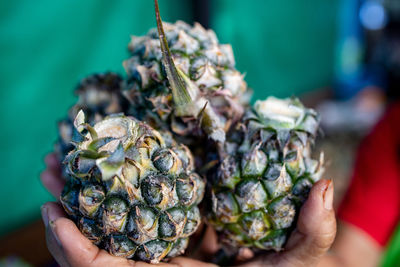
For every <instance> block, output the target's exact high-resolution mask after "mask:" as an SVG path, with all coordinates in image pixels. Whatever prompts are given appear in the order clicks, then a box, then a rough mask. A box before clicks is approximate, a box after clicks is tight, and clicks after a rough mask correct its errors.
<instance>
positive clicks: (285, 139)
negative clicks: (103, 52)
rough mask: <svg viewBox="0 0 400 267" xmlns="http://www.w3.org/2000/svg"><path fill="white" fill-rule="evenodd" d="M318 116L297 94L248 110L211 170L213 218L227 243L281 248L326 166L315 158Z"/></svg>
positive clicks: (240, 245)
mask: <svg viewBox="0 0 400 267" xmlns="http://www.w3.org/2000/svg"><path fill="white" fill-rule="evenodd" d="M318 126H319V117H318V115H317V114H316V112H315V111H314V110H312V109H307V108H305V107H304V106H303V105H302V104H301V103H300V101H299V100H298V99H296V98H291V99H283V100H281V99H277V98H274V97H269V98H268V99H266V100H265V101H257V102H256V103H255V105H254V109H253V110H250V111H248V112H247V114H246V115H245V116H244V118H243V120H242V124H241V125H238V129H237V130H236V131H233V132H232V133H231V134H230V135H229V136H228V140H227V142H226V143H225V144H224V146H223V148H222V149H221V151H220V157H221V163H220V165H219V166H218V167H217V170H216V171H215V172H214V173H212V174H211V175H210V183H211V187H212V192H211V198H212V200H211V202H212V203H211V208H210V210H209V214H208V220H209V222H210V223H211V224H212V225H213V226H215V228H216V229H217V231H218V232H219V233H220V237H221V241H222V242H224V243H225V244H226V245H227V246H230V247H234V248H238V247H250V248H254V249H262V250H270V249H273V250H276V251H278V250H280V249H282V247H283V245H284V244H285V242H286V239H287V236H288V234H289V233H290V231H291V229H293V227H294V226H295V218H296V215H297V212H298V211H299V208H300V206H301V205H302V203H303V202H304V201H305V200H306V198H307V196H308V193H309V190H310V188H311V187H312V184H313V183H314V182H316V181H317V180H319V179H320V177H321V175H322V172H323V166H322V164H323V154H321V157H320V160H319V161H317V160H313V159H312V158H311V150H310V149H311V145H312V144H313V142H314V139H315V137H316V134H317V131H318Z"/></svg>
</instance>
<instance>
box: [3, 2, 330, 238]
mask: <svg viewBox="0 0 400 267" xmlns="http://www.w3.org/2000/svg"><path fill="white" fill-rule="evenodd" d="M209 2H210V14H209V15H210V16H209V25H210V27H211V28H213V29H214V30H215V31H216V33H217V35H218V37H219V39H220V41H221V42H224V43H228V42H229V43H231V44H232V46H233V49H234V52H235V55H236V62H237V66H238V68H239V70H241V71H243V72H245V73H246V80H247V82H248V84H249V85H250V87H252V88H253V89H254V91H255V97H256V98H263V97H266V96H267V95H271V94H272V95H276V96H280V97H283V96H290V95H293V94H296V95H301V94H302V93H305V92H309V91H314V90H318V89H320V88H323V87H326V86H329V85H330V84H331V83H332V80H333V65H334V64H333V61H334V44H335V38H336V37H335V25H336V22H335V17H336V10H337V1H336V0H330V1H317V0H311V1H307V2H304V1H294V0H293V1H290V0H286V1H272V0H252V1H240V0H210V1H209ZM160 5H161V6H160V8H161V11H162V16H163V19H164V20H165V21H170V22H173V21H175V20H177V19H181V20H184V21H187V22H189V23H191V22H192V21H193V18H194V17H195V16H194V13H193V9H194V8H193V2H192V1H189V0H160ZM154 26H155V19H154V12H153V2H152V1H150V0H116V1H105V0H101V1H100V0H85V1H78V0H68V1H67V0H60V1H50V0H41V1H28V0H14V1H0V109H1V110H0V123H1V131H0V138H1V144H0V148H1V149H0V164H1V165H0V166H1V170H2V177H1V179H0V200H1V201H0V235H4V234H5V233H7V232H9V231H11V230H14V229H16V228H18V227H20V226H23V225H25V224H28V223H30V222H31V221H32V220H34V219H37V218H39V216H40V210H39V207H40V205H41V204H42V203H44V202H45V201H48V200H52V197H51V196H50V194H48V193H47V192H46V191H45V189H44V188H43V187H42V186H41V184H40V181H39V174H40V171H41V170H43V168H44V164H43V157H44V156H45V154H46V153H48V152H50V151H51V150H52V148H53V144H54V142H55V140H56V137H57V130H56V121H57V120H58V119H60V118H62V117H64V116H65V114H66V112H67V109H68V107H70V106H71V105H72V104H73V103H74V101H75V97H74V95H73V89H74V87H75V85H76V84H77V82H78V81H79V79H81V78H82V77H84V76H85V75H88V74H90V73H93V72H101V71H107V70H111V71H117V72H120V73H123V68H122V65H121V62H122V60H123V59H125V58H126V57H127V56H128V53H127V44H128V42H129V39H130V38H129V36H130V35H131V34H134V35H140V34H144V33H146V32H147V30H148V29H149V28H151V27H154Z"/></svg>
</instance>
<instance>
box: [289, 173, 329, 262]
mask: <svg viewBox="0 0 400 267" xmlns="http://www.w3.org/2000/svg"><path fill="white" fill-rule="evenodd" d="M335 235H336V219H335V213H334V210H333V183H332V181H331V180H320V181H318V182H317V183H315V184H314V186H313V187H312V189H311V191H310V195H309V197H308V199H307V201H306V202H305V203H304V205H303V207H302V208H301V210H300V214H299V219H298V222H297V228H296V230H295V231H294V232H293V233H292V235H291V236H290V238H289V240H288V243H287V245H286V251H285V252H283V253H282V256H283V257H282V260H284V261H285V262H286V263H289V264H291V265H293V266H313V265H316V264H317V263H318V262H319V260H320V258H321V256H323V255H324V254H325V252H326V251H327V250H328V249H329V248H330V246H331V245H332V243H333V241H334V239H335Z"/></svg>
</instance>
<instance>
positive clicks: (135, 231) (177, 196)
mask: <svg viewBox="0 0 400 267" xmlns="http://www.w3.org/2000/svg"><path fill="white" fill-rule="evenodd" d="M74 126H75V129H76V133H77V134H76V135H75V136H74V140H73V144H74V146H75V148H74V149H73V150H72V151H71V152H70V153H69V154H68V155H67V157H66V159H65V166H66V168H67V172H68V179H67V183H66V186H65V188H64V190H63V192H62V195H61V198H60V200H61V203H62V205H63V207H64V209H65V210H66V212H67V213H68V214H69V215H70V217H71V218H72V219H73V220H74V221H75V222H76V224H77V225H78V227H79V228H80V230H81V232H82V233H83V234H84V235H85V236H86V237H87V238H88V239H90V240H91V241H92V242H93V243H94V244H96V245H98V246H99V247H100V248H104V249H106V250H107V251H109V252H110V253H111V254H112V255H116V256H121V257H126V258H134V259H137V260H141V261H147V262H151V263H158V262H159V261H161V260H162V259H164V258H169V257H175V256H177V255H180V254H182V253H183V252H184V250H185V248H186V246H187V244H188V238H189V236H190V235H192V234H193V233H194V232H195V231H196V229H197V227H198V226H199V224H200V222H201V216H200V211H199V208H198V206H197V205H198V204H199V203H200V201H201V200H202V198H203V193H204V187H205V184H204V181H203V179H202V178H201V177H200V176H199V175H197V174H196V173H195V172H193V168H194V166H193V158H192V155H191V153H190V151H189V150H188V149H187V147H186V146H184V145H178V144H176V143H175V142H174V141H173V140H172V139H171V138H165V139H164V138H163V136H162V135H161V134H160V133H159V132H158V131H155V130H153V129H152V128H151V127H149V126H148V125H147V124H145V123H143V122H139V121H136V120H135V119H133V118H131V117H126V116H123V115H111V116H108V117H106V118H104V119H103V120H101V121H99V122H97V123H96V124H94V126H91V125H89V124H87V123H85V119H84V113H83V112H82V111H80V112H79V113H78V114H77V117H76V119H75V121H74ZM166 136H167V137H168V135H166Z"/></svg>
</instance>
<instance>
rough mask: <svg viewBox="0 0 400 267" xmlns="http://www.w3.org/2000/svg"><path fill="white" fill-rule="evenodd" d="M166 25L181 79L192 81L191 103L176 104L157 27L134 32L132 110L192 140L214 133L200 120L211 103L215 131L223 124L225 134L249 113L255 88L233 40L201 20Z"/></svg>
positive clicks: (128, 92)
mask: <svg viewBox="0 0 400 267" xmlns="http://www.w3.org/2000/svg"><path fill="white" fill-rule="evenodd" d="M163 28H164V30H165V37H166V40H167V42H168V46H169V50H170V52H171V56H172V58H173V62H174V64H175V66H176V68H177V69H179V74H180V76H181V77H180V78H179V79H185V80H186V82H185V83H186V85H188V83H189V84H190V85H188V86H187V89H188V91H189V92H188V94H189V95H190V97H191V99H192V103H191V104H190V105H186V106H184V105H182V106H179V105H177V104H176V102H175V100H176V99H174V98H175V97H176V96H175V95H174V93H173V89H172V90H171V89H170V85H171V84H170V82H171V80H169V79H170V77H168V79H167V73H166V69H165V65H164V64H163V53H166V52H165V51H164V52H162V48H161V45H160V39H159V34H158V32H157V29H151V30H150V31H149V32H148V33H147V34H146V35H145V36H132V37H131V41H130V43H129V46H128V48H129V51H130V53H131V57H130V58H129V59H127V60H125V61H124V63H123V65H124V68H125V70H126V73H127V76H128V77H127V82H126V84H125V85H124V94H125V96H126V97H127V98H128V99H129V101H130V103H131V109H130V114H131V115H133V116H134V117H136V118H138V119H140V120H143V121H146V122H148V123H149V124H150V125H151V126H152V127H154V128H156V129H162V130H168V131H171V132H172V133H173V134H174V137H175V138H176V139H177V140H178V141H180V142H182V143H184V144H186V145H191V144H193V143H196V142H197V141H198V139H199V138H204V137H205V136H208V137H210V135H211V134H210V133H209V132H207V129H205V127H203V126H202V123H201V121H202V119H203V116H202V113H203V112H204V109H205V106H207V107H206V109H207V110H208V109H209V110H210V113H211V114H212V120H213V126H212V127H210V128H211V130H210V131H213V130H215V129H216V128H218V129H220V130H221V132H223V133H224V134H225V133H226V132H227V131H228V130H229V129H230V127H231V126H232V125H234V124H235V123H236V122H237V121H239V120H240V118H241V117H242V115H243V114H244V110H245V107H247V106H248V104H249V100H250V94H251V93H250V90H249V88H248V87H247V84H246V82H245V81H244V79H243V77H244V75H242V74H241V73H240V72H239V71H237V70H236V69H235V59H234V55H233V51H232V48H231V46H230V45H229V44H220V43H219V42H218V39H217V37H216V35H215V33H214V32H213V31H212V30H206V29H204V28H203V27H202V26H201V25H200V24H198V23H195V24H194V26H190V25H188V24H186V23H185V22H182V21H178V22H176V23H174V24H170V23H163ZM168 80H169V81H168ZM189 87H190V88H189ZM211 139H213V136H212V135H211ZM214 139H217V138H214Z"/></svg>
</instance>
